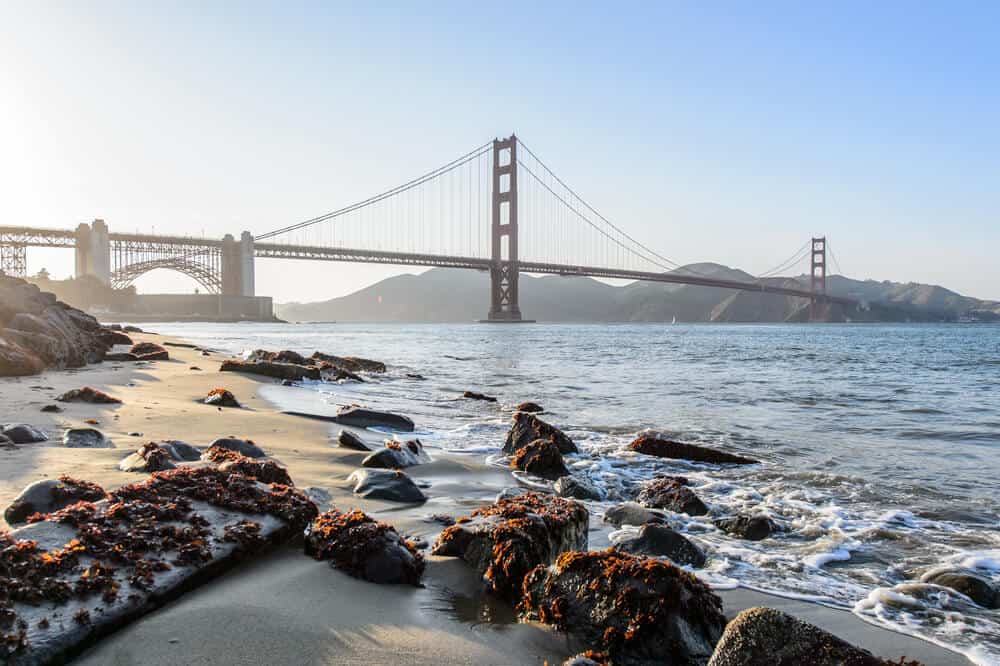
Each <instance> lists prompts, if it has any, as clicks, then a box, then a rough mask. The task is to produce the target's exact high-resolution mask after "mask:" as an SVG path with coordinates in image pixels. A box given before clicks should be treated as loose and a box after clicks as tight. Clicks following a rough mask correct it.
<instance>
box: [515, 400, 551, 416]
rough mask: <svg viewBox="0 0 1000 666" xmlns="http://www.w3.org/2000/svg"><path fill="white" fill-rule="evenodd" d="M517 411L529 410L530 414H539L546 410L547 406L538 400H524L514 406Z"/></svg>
mask: <svg viewBox="0 0 1000 666" xmlns="http://www.w3.org/2000/svg"><path fill="white" fill-rule="evenodd" d="M514 411H515V412H528V413H529V414H537V413H538V412H544V411H545V408H544V407H542V406H541V405H539V404H538V403H537V402H522V403H521V404H520V405H518V406H517V407H515V408H514Z"/></svg>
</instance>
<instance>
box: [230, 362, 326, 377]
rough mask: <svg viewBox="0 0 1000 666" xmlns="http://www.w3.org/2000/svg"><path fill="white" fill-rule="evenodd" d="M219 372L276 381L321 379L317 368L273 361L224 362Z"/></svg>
mask: <svg viewBox="0 0 1000 666" xmlns="http://www.w3.org/2000/svg"><path fill="white" fill-rule="evenodd" d="M219 372H243V373H247V374H251V375H264V376H265V377H274V378H276V379H291V380H294V381H298V380H302V379H316V380H318V379H321V377H320V373H319V368H317V367H315V366H311V365H307V366H302V365H295V364H294V363H277V362H274V361H257V362H255V361H236V360H232V359H229V360H225V361H223V362H222V365H221V366H220V367H219Z"/></svg>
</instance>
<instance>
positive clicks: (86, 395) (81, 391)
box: [56, 386, 122, 405]
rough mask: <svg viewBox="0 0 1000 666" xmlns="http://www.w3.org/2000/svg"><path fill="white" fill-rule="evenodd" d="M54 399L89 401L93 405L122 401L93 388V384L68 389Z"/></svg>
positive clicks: (60, 400)
mask: <svg viewBox="0 0 1000 666" xmlns="http://www.w3.org/2000/svg"><path fill="white" fill-rule="evenodd" d="M56 400H58V401H59V402H89V403H91V404H94V405H120V404H121V402H122V401H121V400H119V399H118V398H115V397H113V396H110V395H108V394H107V393H105V392H104V391H101V390H98V389H95V388H94V387H93V386H84V387H83V388H78V389H70V390H69V391H66V392H65V393H63V394H62V395H60V396H59V397H58V398H56Z"/></svg>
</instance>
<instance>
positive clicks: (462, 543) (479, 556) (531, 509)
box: [433, 492, 589, 603]
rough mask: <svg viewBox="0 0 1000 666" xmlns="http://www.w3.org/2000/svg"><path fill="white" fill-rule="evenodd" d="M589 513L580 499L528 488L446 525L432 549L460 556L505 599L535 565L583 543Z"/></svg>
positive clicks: (516, 595)
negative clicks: (523, 492)
mask: <svg viewBox="0 0 1000 666" xmlns="http://www.w3.org/2000/svg"><path fill="white" fill-rule="evenodd" d="M588 525H589V514H588V513H587V509H586V507H584V506H583V505H582V504H580V503H579V502H574V501H572V500H566V499H563V498H561V497H555V496H553V495H546V494H543V493H535V492H529V493H525V494H523V495H521V496H519V497H513V498H509V499H503V500H500V501H498V502H496V503H494V504H489V505H486V506H481V507H479V508H478V509H476V510H475V511H473V512H472V514H471V515H470V516H468V517H466V518H459V519H458V520H457V521H456V522H455V524H454V525H452V526H451V527H448V528H446V529H445V530H444V531H443V532H442V533H441V536H439V537H438V539H437V542H436V543H435V544H434V550H433V553H434V554H435V555H444V556H451V557H461V558H462V559H463V560H464V561H465V562H466V563H468V564H469V565H471V566H472V567H473V568H474V569H475V570H476V572H477V573H479V574H480V575H481V576H482V577H483V580H484V581H485V583H486V587H487V589H488V590H489V591H491V592H493V593H494V594H497V595H498V596H500V597H501V598H503V599H506V600H507V601H509V602H512V603H514V602H516V601H517V600H518V599H519V598H520V597H521V583H522V581H523V580H524V577H525V575H526V574H527V573H528V572H529V571H531V570H532V569H533V568H534V567H536V566H540V565H547V564H549V563H551V562H553V561H555V559H556V558H557V557H559V554H560V553H564V552H566V551H570V550H581V549H585V548H586V547H587V528H588Z"/></svg>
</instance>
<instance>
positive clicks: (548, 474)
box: [510, 439, 569, 481]
mask: <svg viewBox="0 0 1000 666" xmlns="http://www.w3.org/2000/svg"><path fill="white" fill-rule="evenodd" d="M510 466H511V467H512V468H514V469H519V470H521V471H522V472H527V473H528V474H534V475H535V476H540V477H542V478H543V479H549V480H550V481H554V480H556V479H558V478H559V477H561V476H566V475H567V474H569V470H568V469H566V464H565V463H564V462H563V458H562V454H561V453H559V447H558V446H557V445H556V443H555V442H553V441H551V440H548V439H536V440H535V441H533V442H531V443H530V444H527V445H525V446H523V447H521V448H519V449H517V451H515V452H514V457H513V458H512V459H511V461H510Z"/></svg>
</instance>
